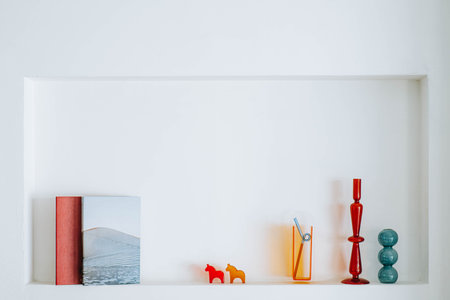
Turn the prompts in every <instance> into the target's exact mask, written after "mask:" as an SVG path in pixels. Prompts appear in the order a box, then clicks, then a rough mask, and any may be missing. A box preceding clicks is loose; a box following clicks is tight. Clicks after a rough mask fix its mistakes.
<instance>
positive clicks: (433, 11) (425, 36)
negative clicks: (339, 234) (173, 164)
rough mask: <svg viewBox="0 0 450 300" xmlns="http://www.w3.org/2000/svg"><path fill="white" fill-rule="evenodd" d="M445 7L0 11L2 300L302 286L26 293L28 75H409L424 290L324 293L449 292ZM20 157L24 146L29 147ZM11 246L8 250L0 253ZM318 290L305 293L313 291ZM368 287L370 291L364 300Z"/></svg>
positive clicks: (266, 291)
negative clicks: (423, 118)
mask: <svg viewBox="0 0 450 300" xmlns="http://www.w3.org/2000/svg"><path fill="white" fill-rule="evenodd" d="M449 11H450V9H449V4H448V1H418V0H417V1H370V2H361V1H348V2H346V3H345V4H344V3H337V2H335V1H319V2H314V3H311V2H307V1H298V2H294V1H276V2H274V1H227V2H222V3H213V2H212V1H196V2H194V3H189V2H183V1H173V2H157V3H147V2H144V1H142V2H133V3H126V4H125V3H124V2H122V1H98V2H96V3H91V1H71V2H68V1H59V2H52V1H41V2H23V1H14V2H12V1H11V2H2V3H0V43H1V44H0V46H1V47H0V66H1V69H0V79H1V85H0V86H1V89H0V139H1V141H2V142H1V150H0V154H1V155H0V166H1V171H0V190H1V191H2V196H1V198H0V199H1V200H0V201H1V204H2V210H1V211H0V225H1V226H0V228H2V229H4V230H3V240H4V241H3V242H2V246H1V248H0V261H1V268H2V269H1V271H0V288H1V290H0V291H1V292H2V293H3V294H4V298H5V299H16V298H34V299H43V298H44V297H45V298H50V299H57V298H58V297H67V298H73V299H76V298H80V297H81V298H83V297H94V296H101V295H107V296H108V297H110V298H120V297H122V296H125V295H127V296H130V295H131V296H136V297H140V298H146V299H148V298H151V297H152V296H153V297H155V298H159V299H162V298H171V297H177V296H179V295H180V294H183V295H188V296H189V295H191V296H193V295H198V296H199V297H209V296H214V297H226V296H233V297H244V296H249V295H253V293H257V294H259V295H264V296H266V297H268V298H269V297H272V298H276V297H277V296H278V295H279V293H284V294H285V295H296V294H297V293H300V291H299V290H297V289H293V288H297V287H292V286H291V287H289V288H287V287H248V288H247V289H243V288H237V289H236V288H234V289H230V288H224V289H217V288H209V287H207V286H206V287H199V288H198V289H196V288H187V287H186V288H184V287H176V288H165V287H161V286H160V287H154V288H153V287H151V286H150V287H139V288H137V289H132V288H128V287H127V288H123V287H117V288H111V289H104V288H100V289H83V288H82V287H80V288H78V287H69V288H67V289H56V288H55V287H53V286H34V285H25V284H24V282H25V281H26V280H25V269H26V268H25V264H26V261H25V257H26V255H25V253H24V251H25V248H26V247H25V244H24V235H23V233H24V224H25V223H26V222H28V221H27V220H29V216H24V185H23V175H24V171H23V166H24V164H23V157H24V155H23V154H24V135H23V129H24V128H23V127H24V125H23V123H24V119H23V114H24V112H23V108H24V106H23V95H24V80H23V79H24V77H26V76H54V77H60V76H160V75H168V76H177V75H201V76H208V75H250V76H255V75H263V76H267V75H269V76H270V75H412V74H426V75H427V76H428V91H429V95H428V96H429V97H428V100H429V107H428V108H429V128H428V129H429V172H428V174H429V179H428V180H429V245H430V248H429V251H430V253H429V284H427V285H420V286H416V285H414V286H400V285H399V286H395V287H389V288H386V287H385V286H376V285H373V286H371V287H368V288H366V289H363V290H362V289H360V288H356V289H350V288H349V287H344V286H340V285H339V286H328V287H327V288H325V289H323V287H320V288H321V290H320V291H321V292H320V296H319V297H322V298H323V299H325V298H327V297H329V296H330V295H335V296H342V297H351V296H352V295H363V294H364V295H365V296H366V298H372V299H378V298H380V297H385V298H386V297H388V296H392V297H404V298H406V297H410V298H416V299H420V298H421V297H423V296H424V295H426V294H430V297H432V298H439V297H440V298H442V299H444V298H445V297H444V295H445V293H447V294H446V295H448V293H449V290H448V288H446V287H445V279H446V278H448V277H449V276H450V274H449V271H448V270H449V269H450V267H449V259H448V257H447V255H446V252H447V250H446V249H448V248H449V246H450V245H449V242H448V239H446V236H448V234H449V233H450V232H449V230H450V229H449V226H448V217H449V211H450V207H449V205H450V204H449V203H448V201H446V199H448V198H449V197H450V187H449V185H448V184H447V183H448V179H449V177H450V176H449V175H450V174H449V171H448V170H450V158H449V157H448V153H449V152H450V151H449V150H450V140H449V139H450V137H449V136H448V134H447V133H448V130H449V129H450V120H449V119H448V113H449V112H450V105H449V101H448V99H449V96H450V90H449V86H448V81H449V79H450V76H449V74H450V73H449V68H450V61H449V58H448V55H447V52H446V51H447V50H448V49H449V46H450V42H449V36H450V32H449V21H448V20H449V19H450V18H449V16H448V14H449ZM25 150H26V149H25ZM5 245H7V246H5ZM318 291H319V290H318V289H316V288H315V287H308V288H304V289H303V290H302V291H301V292H302V293H305V295H307V296H308V295H316V296H317V295H318V294H317V292H318ZM367 291H371V292H369V293H367Z"/></svg>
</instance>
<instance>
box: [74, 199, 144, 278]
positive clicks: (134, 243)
mask: <svg viewBox="0 0 450 300" xmlns="http://www.w3.org/2000/svg"><path fill="white" fill-rule="evenodd" d="M82 235H83V284H84V285H108V284H133V283H140V199H139V197H119V196H87V197H83V200H82Z"/></svg>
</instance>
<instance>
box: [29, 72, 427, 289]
mask: <svg viewBox="0 0 450 300" xmlns="http://www.w3.org/2000/svg"><path fill="white" fill-rule="evenodd" d="M32 90H33V95H34V97H33V99H30V102H27V105H31V106H32V107H34V115H33V118H31V119H32V120H34V122H30V123H28V122H27V123H26V126H27V127H29V128H27V129H29V130H32V131H33V136H32V138H31V139H32V141H30V142H31V143H32V144H33V148H34V152H33V158H32V160H33V161H32V162H31V164H32V166H30V170H32V169H34V170H35V171H34V177H33V178H30V181H32V182H34V185H35V187H34V188H32V189H31V190H30V191H29V192H30V194H31V197H30V199H28V200H29V201H30V202H28V203H29V205H28V206H27V209H32V210H33V226H32V229H31V230H30V231H31V232H33V249H34V251H33V255H34V256H33V265H34V270H33V273H34V280H36V281H38V282H42V281H43V282H53V281H54V263H53V262H54V248H55V245H54V234H53V233H54V228H53V227H54V223H53V222H51V220H53V215H54V197H55V195H79V194H82V195H83V194H88V195H89V194H94V195H95V194H107V195H108V194H112V195H121V194H122V195H133V194H135V195H139V196H140V197H141V198H142V220H143V221H142V234H141V239H142V268H141V270H142V282H144V283H145V282H147V283H154V282H164V283H168V284H177V283H183V282H197V283H205V282H207V274H206V273H205V272H204V271H203V269H204V268H205V266H206V264H207V263H210V264H213V265H215V266H216V267H218V268H222V269H223V268H224V266H226V264H227V263H232V264H235V265H237V266H238V267H240V268H243V269H244V270H245V271H246V272H247V282H248V283H255V282H272V283H273V282H290V281H291V280H290V278H289V275H290V267H289V261H290V259H289V256H290V252H291V251H292V250H291V248H290V245H291V239H292V233H291V232H292V231H291V227H292V226H293V224H294V223H293V220H292V218H293V217H294V216H297V217H299V219H300V221H301V222H307V223H309V224H312V225H313V226H315V234H314V246H313V247H314V249H315V251H314V278H313V279H314V280H315V281H331V282H333V280H334V283H338V282H339V281H340V280H342V278H344V277H345V276H347V275H346V274H347V270H348V261H349V259H348V257H349V256H350V251H351V244H350V243H349V242H348V241H347V237H348V236H349V235H351V232H352V230H351V222H350V216H349V206H350V204H351V203H352V194H351V192H352V176H353V177H355V176H356V177H361V178H363V198H362V203H363V204H364V205H365V213H364V218H363V226H362V236H364V237H366V239H367V241H366V242H365V243H363V244H362V249H363V251H362V256H363V264H364V275H365V277H367V278H369V279H370V280H372V281H375V280H376V279H377V272H378V270H379V268H380V265H379V263H378V262H377V253H378V251H379V250H380V249H381V247H380V245H379V244H378V242H377V234H378V232H379V231H380V230H381V229H383V228H395V230H397V232H398V233H399V235H400V237H401V240H400V243H399V244H398V245H397V246H396V249H397V250H398V252H399V253H401V256H400V257H401V260H400V261H399V263H398V264H397V265H396V267H397V268H398V270H399V275H400V278H401V280H400V281H401V282H413V283H414V282H416V283H417V282H418V281H426V280H427V269H428V263H427V260H428V255H427V245H428V239H427V203H428V199H427V196H426V194H424V192H426V178H427V177H426V176H424V175H426V169H425V170H423V167H424V155H423V154H424V153H423V149H422V146H421V145H422V138H423V132H422V127H423V126H422V112H423V110H424V107H423V105H422V102H421V101H420V85H419V82H418V81H417V80H312V81H311V80H295V79H290V80H288V79H281V80H280V79H279V80H276V79H273V80H262V79H253V80H250V79H241V80H238V79H234V80H231V79H230V80H220V79H213V80H201V79H199V80H153V81H152V80H150V81H145V80H144V81H127V80H116V81H98V80H94V81H92V80H84V81H69V80H66V81H52V80H46V81H37V82H35V83H34V87H33V89H32ZM27 167H28V166H27ZM27 173H33V172H27ZM424 173H425V174H424ZM31 176H33V175H31ZM27 189H28V188H27ZM105 209H106V206H105ZM31 232H30V234H31ZM27 236H29V234H28V235H27Z"/></svg>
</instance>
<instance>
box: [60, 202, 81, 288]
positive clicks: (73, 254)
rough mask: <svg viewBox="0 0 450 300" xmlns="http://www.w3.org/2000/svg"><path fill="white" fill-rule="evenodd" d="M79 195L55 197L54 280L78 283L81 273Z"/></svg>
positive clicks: (63, 282)
mask: <svg viewBox="0 0 450 300" xmlns="http://www.w3.org/2000/svg"><path fill="white" fill-rule="evenodd" d="M82 251H83V248H82V241H81V197H56V280H55V283H56V284H57V285H60V284H80V283H81V275H82V259H83V258H82Z"/></svg>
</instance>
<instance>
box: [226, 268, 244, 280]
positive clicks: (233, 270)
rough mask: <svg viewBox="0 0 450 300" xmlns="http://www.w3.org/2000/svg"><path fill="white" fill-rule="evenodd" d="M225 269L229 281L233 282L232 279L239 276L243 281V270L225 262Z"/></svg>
mask: <svg viewBox="0 0 450 300" xmlns="http://www.w3.org/2000/svg"><path fill="white" fill-rule="evenodd" d="M225 270H226V271H228V272H230V283H233V281H234V280H235V279H236V278H239V279H240V280H241V281H242V283H245V273H244V271H242V270H238V269H236V267H235V266H232V265H230V264H227V268H226V269H225Z"/></svg>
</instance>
